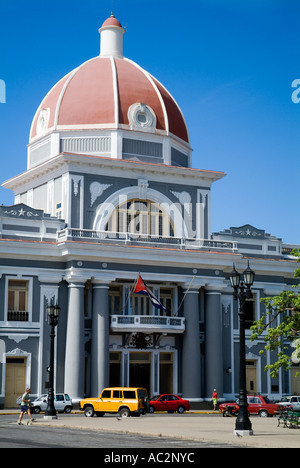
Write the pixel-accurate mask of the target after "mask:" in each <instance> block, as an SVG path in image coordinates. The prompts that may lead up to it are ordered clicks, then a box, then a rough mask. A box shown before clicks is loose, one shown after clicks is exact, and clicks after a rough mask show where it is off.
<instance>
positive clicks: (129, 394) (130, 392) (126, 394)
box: [124, 390, 135, 400]
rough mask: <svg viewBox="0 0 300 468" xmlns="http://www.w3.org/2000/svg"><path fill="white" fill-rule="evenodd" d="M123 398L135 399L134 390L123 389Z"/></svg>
mask: <svg viewBox="0 0 300 468" xmlns="http://www.w3.org/2000/svg"><path fill="white" fill-rule="evenodd" d="M124 398H127V399H128V400H132V399H135V391H134V390H124Z"/></svg>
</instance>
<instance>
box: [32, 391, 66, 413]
mask: <svg viewBox="0 0 300 468" xmlns="http://www.w3.org/2000/svg"><path fill="white" fill-rule="evenodd" d="M47 403H48V395H47V394H44V395H41V396H40V397H39V398H36V400H34V401H32V403H31V412H32V413H35V414H39V413H40V412H44V411H46V409H47ZM54 408H55V409H56V411H58V412H62V413H71V411H72V408H73V405H72V400H71V398H70V397H69V395H68V394H67V393H57V394H56V395H55V397H54Z"/></svg>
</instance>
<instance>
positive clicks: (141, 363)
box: [129, 351, 151, 395]
mask: <svg viewBox="0 0 300 468" xmlns="http://www.w3.org/2000/svg"><path fill="white" fill-rule="evenodd" d="M150 371H151V353H144V352H140V353H139V352H135V351H134V352H131V353H130V360H129V385H130V387H144V388H146V389H147V391H148V395H150V393H151V392H150V390H151V377H150V375H151V373H150Z"/></svg>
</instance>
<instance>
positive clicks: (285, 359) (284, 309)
mask: <svg viewBox="0 0 300 468" xmlns="http://www.w3.org/2000/svg"><path fill="white" fill-rule="evenodd" d="M292 254H293V255H294V256H295V257H297V261H298V262H299V261H300V249H299V250H293V251H292ZM294 278H300V268H297V269H296V271H295V273H294ZM299 287H300V284H298V285H294V286H292V288H291V290H290V291H283V292H282V293H281V294H279V295H278V296H273V297H265V298H263V299H261V302H263V303H264V304H265V307H266V313H265V315H264V316H263V317H261V318H260V319H259V320H256V321H255V322H254V324H253V326H252V327H251V329H252V336H251V341H254V340H256V339H257V338H258V336H260V335H261V334H262V333H263V332H266V334H265V338H264V341H265V343H266V344H265V346H264V349H263V350H262V351H261V352H260V353H261V354H262V353H264V352H265V351H267V350H271V351H277V361H276V362H274V363H273V364H268V365H267V366H266V367H265V370H270V375H271V376H272V377H277V376H278V371H279V369H280V368H283V369H290V367H291V366H292V364H293V362H297V360H298V362H300V294H299ZM278 316H280V323H279V325H278V326H274V325H275V324H276V319H277V317H278ZM291 347H292V348H294V350H293V351H291ZM296 375H298V376H300V373H299V372H298V373H297V374H296Z"/></svg>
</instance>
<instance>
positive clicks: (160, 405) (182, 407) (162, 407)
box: [149, 393, 190, 414]
mask: <svg viewBox="0 0 300 468" xmlns="http://www.w3.org/2000/svg"><path fill="white" fill-rule="evenodd" d="M189 409H190V402H189V400H183V399H182V398H180V397H179V396H177V395H172V394H167V393H163V394H160V395H156V396H154V397H152V398H151V399H150V403H149V413H154V411H168V412H169V413H173V412H175V411H177V413H180V414H182V413H184V412H185V411H188V410H189Z"/></svg>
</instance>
